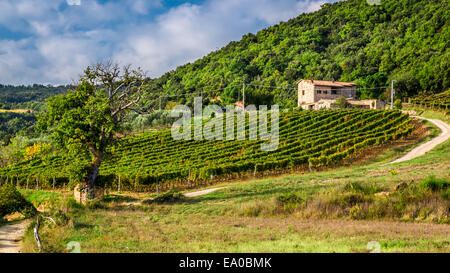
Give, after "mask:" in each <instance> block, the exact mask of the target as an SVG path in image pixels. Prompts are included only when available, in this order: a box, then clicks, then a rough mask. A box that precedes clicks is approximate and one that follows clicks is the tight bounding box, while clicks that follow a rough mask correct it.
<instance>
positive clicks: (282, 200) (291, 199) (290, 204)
mask: <svg viewBox="0 0 450 273" xmlns="http://www.w3.org/2000/svg"><path fill="white" fill-rule="evenodd" d="M302 202H303V199H302V198H301V197H300V196H298V195H297V194H295V193H292V192H290V193H285V194H282V195H280V196H278V197H277V203H278V205H279V206H280V207H281V208H282V209H283V210H284V211H293V210H295V209H296V208H298V207H299V205H300V204H301V203H302Z"/></svg>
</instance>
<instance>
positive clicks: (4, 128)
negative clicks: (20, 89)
mask: <svg viewBox="0 0 450 273" xmlns="http://www.w3.org/2000/svg"><path fill="white" fill-rule="evenodd" d="M35 123H36V117H35V116H34V115H33V114H31V113H12V112H6V113H0V143H2V144H4V145H5V144H9V140H10V139H11V138H12V137H14V136H15V135H16V133H17V132H19V131H21V130H23V131H24V133H26V134H28V133H29V132H27V131H29V130H33V128H32V127H33V125H34V124H35Z"/></svg>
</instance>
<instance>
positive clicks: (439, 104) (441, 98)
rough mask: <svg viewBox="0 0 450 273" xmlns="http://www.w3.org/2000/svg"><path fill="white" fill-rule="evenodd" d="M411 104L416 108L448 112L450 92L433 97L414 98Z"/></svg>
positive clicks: (420, 96)
mask: <svg viewBox="0 0 450 273" xmlns="http://www.w3.org/2000/svg"><path fill="white" fill-rule="evenodd" d="M410 102H411V104H412V105H413V106H414V107H421V108H431V109H433V110H444V111H446V112H447V111H449V110H450V90H448V91H445V92H442V93H438V94H433V95H426V94H424V95H419V96H417V97H414V98H412V99H411V101H410Z"/></svg>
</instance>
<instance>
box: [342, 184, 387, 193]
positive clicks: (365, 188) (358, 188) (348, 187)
mask: <svg viewBox="0 0 450 273" xmlns="http://www.w3.org/2000/svg"><path fill="white" fill-rule="evenodd" d="M341 191H342V192H353V193H364V194H374V193H377V192H380V191H382V189H381V188H379V187H377V186H375V185H374V184H368V183H361V182H349V183H346V184H345V185H344V186H343V187H342V189H341Z"/></svg>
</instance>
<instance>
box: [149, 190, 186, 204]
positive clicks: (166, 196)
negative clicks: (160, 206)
mask: <svg viewBox="0 0 450 273" xmlns="http://www.w3.org/2000/svg"><path fill="white" fill-rule="evenodd" d="M183 197H184V196H183V194H182V193H181V192H179V191H177V190H175V189H171V190H170V191H168V192H165V193H161V194H159V195H157V196H156V197H155V199H153V202H156V203H166V202H175V201H179V200H181V199H183Z"/></svg>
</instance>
